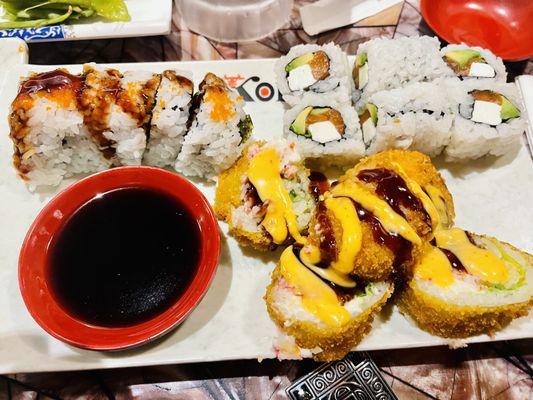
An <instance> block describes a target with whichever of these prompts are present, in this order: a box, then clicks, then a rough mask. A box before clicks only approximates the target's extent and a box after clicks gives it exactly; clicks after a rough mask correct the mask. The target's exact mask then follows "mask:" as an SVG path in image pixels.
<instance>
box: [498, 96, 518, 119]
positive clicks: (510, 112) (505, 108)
mask: <svg viewBox="0 0 533 400" xmlns="http://www.w3.org/2000/svg"><path fill="white" fill-rule="evenodd" d="M500 96H501V98H502V108H501V111H500V117H501V118H502V121H507V120H509V119H512V118H518V117H520V110H519V109H518V108H517V107H516V106H515V105H514V104H513V103H511V102H510V101H509V99H507V97H505V96H504V95H500Z"/></svg>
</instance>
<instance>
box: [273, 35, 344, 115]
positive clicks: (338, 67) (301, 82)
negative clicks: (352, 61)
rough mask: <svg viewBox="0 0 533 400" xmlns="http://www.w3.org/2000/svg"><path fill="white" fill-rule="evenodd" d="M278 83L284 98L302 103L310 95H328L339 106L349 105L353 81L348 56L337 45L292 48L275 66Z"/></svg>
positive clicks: (288, 101)
mask: <svg viewBox="0 0 533 400" xmlns="http://www.w3.org/2000/svg"><path fill="white" fill-rule="evenodd" d="M275 74H276V82H277V87H278V90H279V91H280V92H281V94H282V95H283V99H284V100H285V101H286V102H287V103H288V104H290V105H295V104H298V103H299V101H300V100H301V98H302V97H303V96H304V95H305V94H306V93H307V92H311V93H318V94H326V93H327V96H328V99H330V100H332V101H336V102H339V103H342V102H349V101H350V99H351V93H352V82H351V79H350V70H349V65H348V59H347V57H346V54H345V53H344V52H343V51H342V50H341V48H340V47H339V46H337V45H335V44H333V43H327V44H324V45H316V44H302V45H298V46H294V47H292V48H291V49H290V50H289V52H288V53H287V55H285V56H283V57H281V58H280V59H279V60H278V61H277V62H276V66H275Z"/></svg>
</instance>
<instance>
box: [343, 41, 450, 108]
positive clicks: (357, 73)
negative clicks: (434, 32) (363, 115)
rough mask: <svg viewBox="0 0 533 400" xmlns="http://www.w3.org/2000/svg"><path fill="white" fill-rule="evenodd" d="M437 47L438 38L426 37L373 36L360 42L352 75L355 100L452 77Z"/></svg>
mask: <svg viewBox="0 0 533 400" xmlns="http://www.w3.org/2000/svg"><path fill="white" fill-rule="evenodd" d="M439 50H440V43H439V41H438V39H437V38H435V37H429V36H420V37H402V38H399V39H383V38H377V39H372V40H369V41H368V42H365V43H363V44H361V45H360V46H359V48H358V49H357V54H356V57H355V63H354V68H353V74H352V75H353V80H354V83H355V89H356V96H355V99H356V100H358V99H359V98H361V97H362V99H363V102H364V103H366V102H367V99H368V97H369V96H370V95H372V94H373V93H376V92H379V91H381V90H390V89H394V88H398V87H402V86H404V85H406V84H408V83H410V82H427V81H432V80H434V79H436V78H444V77H452V76H454V73H453V71H452V70H451V69H450V68H448V66H447V65H446V63H445V62H444V61H443V60H442V58H441V56H440V53H439Z"/></svg>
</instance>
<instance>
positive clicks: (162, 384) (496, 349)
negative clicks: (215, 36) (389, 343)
mask: <svg viewBox="0 0 533 400" xmlns="http://www.w3.org/2000/svg"><path fill="white" fill-rule="evenodd" d="M435 1H437V0H435ZM309 2H310V1H308V0H295V7H294V11H293V13H292V16H291V19H290V22H289V23H287V24H286V25H285V26H283V27H282V28H281V29H279V30H278V31H276V32H275V33H273V34H272V35H270V36H268V37H266V38H264V39H261V40H258V41H254V42H248V43H239V44H237V43H220V42H216V41H213V40H210V39H207V38H205V37H203V36H200V35H197V34H195V33H193V32H190V31H188V30H187V28H186V27H185V26H184V24H183V22H182V20H181V18H180V16H179V14H178V12H177V10H175V9H174V11H173V24H172V32H171V34H170V35H168V36H157V37H149V38H132V39H113V40H99V41H85V42H57V43H36V44H31V45H30V62H31V63H35V64H77V63H84V62H97V63H105V62H110V63H111V62H147V61H174V60H217V59H235V58H265V57H278V56H280V55H281V54H284V53H286V52H287V51H288V49H289V48H290V47H291V46H293V45H296V44H299V43H308V42H318V43H326V42H329V41H333V42H335V43H337V44H339V45H340V46H341V47H342V48H343V49H344V50H345V51H347V52H349V53H350V54H354V53H355V51H356V50H357V46H358V45H359V43H361V42H364V41H366V40H368V39H369V38H373V37H378V36H382V37H400V36H411V35H419V34H433V33H432V32H431V30H430V29H429V27H428V26H427V25H426V24H425V22H424V21H423V20H422V17H421V15H420V10H419V4H418V1H416V0H410V1H405V2H404V3H403V4H400V5H399V6H397V7H394V8H391V9H389V10H387V12H385V13H383V14H381V15H380V16H378V17H374V18H371V19H367V20H365V21H364V22H363V23H360V24H357V25H358V26H349V27H345V28H342V29H337V30H335V31H331V32H326V33H323V34H321V35H318V36H316V37H310V36H308V35H307V34H306V33H305V32H304V31H303V30H302V27H301V22H300V19H299V14H298V8H299V6H301V5H302V4H306V3H309ZM369 25H372V26H369ZM375 25H378V26H375ZM507 67H508V69H509V72H510V75H511V76H516V75H519V74H524V73H529V74H531V73H533V60H531V59H530V60H525V61H523V62H519V63H508V64H507ZM228 340H230V338H228ZM370 354H371V356H372V358H373V359H374V360H375V362H376V363H377V365H378V366H379V367H380V369H381V371H382V373H383V376H384V377H385V379H386V381H387V382H388V384H389V385H390V386H391V387H392V389H393V391H394V393H395V394H396V395H397V396H398V398H399V399H406V400H416V399H428V398H429V399H446V400H456V399H483V400H489V399H490V400H492V399H494V400H503V399H512V400H525V399H529V400H533V374H532V370H531V367H530V365H531V363H533V340H522V341H514V342H501V343H491V344H483V345H472V346H469V347H467V348H462V349H457V350H450V349H448V348H443V347H440V348H429V349H409V350H396V351H378V352H372V353H370ZM317 366H318V364H317V363H314V362H312V361H300V362H297V361H283V362H279V361H275V360H267V361H263V362H261V363H259V362H257V361H236V362H216V363H203V364H186V365H170V366H158V367H144V368H125V369H112V370H99V371H89V372H65V373H39V374H16V375H9V376H0V400H4V399H40V400H44V399H48V398H61V399H74V398H83V399H106V398H116V399H184V400H185V399H195V400H199V399H202V400H203V399H272V400H274V399H284V398H286V396H285V393H284V390H285V388H286V387H287V386H288V385H289V384H290V383H291V382H292V381H294V380H295V379H296V378H298V377H300V376H302V375H303V374H305V373H307V372H309V371H311V370H313V369H314V368H316V367H317Z"/></svg>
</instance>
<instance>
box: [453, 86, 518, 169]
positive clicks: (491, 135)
mask: <svg viewBox="0 0 533 400" xmlns="http://www.w3.org/2000/svg"><path fill="white" fill-rule="evenodd" d="M459 87H460V88H461V90H462V97H461V100H460V104H459V114H458V115H457V116H456V117H455V119H454V123H453V126H452V134H451V137H450V142H449V144H448V145H447V146H446V149H445V151H444V154H445V157H446V160H448V161H464V160H469V159H475V158H479V157H482V156H485V155H493V156H500V155H503V154H505V153H507V152H508V151H509V150H511V149H512V148H514V147H515V146H516V145H517V144H518V143H519V141H520V137H521V135H522V133H523V132H524V131H525V129H526V121H525V119H524V118H523V117H522V113H523V106H522V102H521V98H520V94H519V93H518V90H517V87H516V85H515V84H513V83H497V82H486V81H473V82H464V83H460V84H459Z"/></svg>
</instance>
